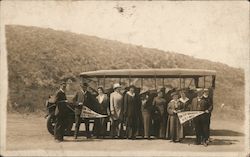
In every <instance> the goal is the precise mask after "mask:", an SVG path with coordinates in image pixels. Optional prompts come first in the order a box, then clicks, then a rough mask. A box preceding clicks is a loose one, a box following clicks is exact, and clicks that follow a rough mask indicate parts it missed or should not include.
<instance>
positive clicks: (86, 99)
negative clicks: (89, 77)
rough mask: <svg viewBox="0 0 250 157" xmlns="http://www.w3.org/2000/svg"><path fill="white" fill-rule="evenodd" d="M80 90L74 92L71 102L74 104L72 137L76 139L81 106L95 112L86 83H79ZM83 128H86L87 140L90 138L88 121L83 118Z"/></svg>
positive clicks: (93, 100) (93, 102) (93, 101)
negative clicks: (73, 130)
mask: <svg viewBox="0 0 250 157" xmlns="http://www.w3.org/2000/svg"><path fill="white" fill-rule="evenodd" d="M80 87H81V88H80V90H79V91H78V92H76V94H75V96H74V98H73V102H74V104H75V134H74V137H75V139H77V136H78V133H79V128H80V124H81V113H82V108H83V106H86V107H88V108H90V109H91V110H94V111H95V110H96V102H95V99H94V97H93V96H92V95H91V93H90V92H89V91H87V88H88V84H87V83H81V84H80ZM84 123H85V128H86V136H87V138H90V137H91V134H90V131H89V119H87V118H84Z"/></svg>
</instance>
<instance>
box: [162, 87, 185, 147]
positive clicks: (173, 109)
mask: <svg viewBox="0 0 250 157" xmlns="http://www.w3.org/2000/svg"><path fill="white" fill-rule="evenodd" d="M171 96H172V98H173V99H172V100H171V101H170V102H169V103H168V108H167V111H168V121H167V132H166V137H168V138H170V140H171V142H181V139H182V138H183V126H182V125H181V124H180V121H179V118H178V116H177V113H179V112H182V111H184V105H183V104H182V103H181V102H180V101H179V99H178V98H179V95H178V93H177V92H173V93H172V94H171Z"/></svg>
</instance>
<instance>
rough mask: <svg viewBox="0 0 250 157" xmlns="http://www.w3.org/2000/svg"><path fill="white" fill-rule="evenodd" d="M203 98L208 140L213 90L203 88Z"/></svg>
mask: <svg viewBox="0 0 250 157" xmlns="http://www.w3.org/2000/svg"><path fill="white" fill-rule="evenodd" d="M203 99H204V100H205V103H206V107H207V111H208V113H207V118H208V124H207V125H208V130H207V131H208V140H209V138H210V122H211V113H212V111H213V91H212V89H211V88H210V89H207V88H205V89H204V94H203Z"/></svg>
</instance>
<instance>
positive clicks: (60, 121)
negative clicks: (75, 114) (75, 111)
mask: <svg viewBox="0 0 250 157" xmlns="http://www.w3.org/2000/svg"><path fill="white" fill-rule="evenodd" d="M65 90H66V82H61V83H60V89H59V90H58V91H57V93H56V96H55V104H56V109H55V118H56V119H55V128H54V137H55V140H56V141H57V142H61V141H63V136H64V131H65V129H66V127H67V121H68V112H69V109H68V107H67V98H66V94H65Z"/></svg>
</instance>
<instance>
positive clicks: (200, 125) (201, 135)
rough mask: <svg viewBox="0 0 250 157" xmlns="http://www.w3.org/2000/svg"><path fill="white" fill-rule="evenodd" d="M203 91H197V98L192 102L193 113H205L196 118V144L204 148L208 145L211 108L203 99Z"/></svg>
mask: <svg viewBox="0 0 250 157" xmlns="http://www.w3.org/2000/svg"><path fill="white" fill-rule="evenodd" d="M203 93H204V90H203V89H200V88H199V89H197V97H196V98H194V99H193V100H192V106H191V110H192V111H204V112H205V113H204V114H201V115H199V116H197V117H195V118H194V125H195V133H196V144H197V145H198V144H203V145H204V146H207V145H208V136H209V131H208V130H209V129H208V123H209V119H208V113H209V106H208V103H207V102H206V101H205V99H204V98H203Z"/></svg>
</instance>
